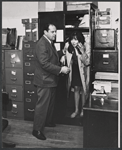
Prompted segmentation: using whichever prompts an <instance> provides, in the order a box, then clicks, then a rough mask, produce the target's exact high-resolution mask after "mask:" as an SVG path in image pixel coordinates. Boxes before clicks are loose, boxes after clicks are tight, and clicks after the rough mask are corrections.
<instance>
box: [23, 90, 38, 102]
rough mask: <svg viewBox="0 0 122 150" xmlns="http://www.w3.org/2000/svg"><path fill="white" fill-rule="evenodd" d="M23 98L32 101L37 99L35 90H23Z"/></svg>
mask: <svg viewBox="0 0 122 150" xmlns="http://www.w3.org/2000/svg"><path fill="white" fill-rule="evenodd" d="M24 97H28V98H30V97H31V98H32V99H35V98H37V91H36V89H34V88H33V89H32V88H31V89H27V88H26V89H25V90H24Z"/></svg>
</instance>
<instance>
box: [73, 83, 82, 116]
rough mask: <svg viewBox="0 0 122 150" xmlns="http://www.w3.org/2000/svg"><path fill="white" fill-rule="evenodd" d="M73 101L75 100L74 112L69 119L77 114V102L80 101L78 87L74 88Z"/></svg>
mask: <svg viewBox="0 0 122 150" xmlns="http://www.w3.org/2000/svg"><path fill="white" fill-rule="evenodd" d="M74 100H75V112H74V113H72V114H71V118H74V117H76V116H77V114H78V112H79V100H80V87H79V86H75V87H74Z"/></svg>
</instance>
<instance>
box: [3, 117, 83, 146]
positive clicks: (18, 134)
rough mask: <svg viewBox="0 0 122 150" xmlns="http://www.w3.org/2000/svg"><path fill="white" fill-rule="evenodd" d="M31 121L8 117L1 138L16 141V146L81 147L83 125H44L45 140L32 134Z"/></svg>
mask: <svg viewBox="0 0 122 150" xmlns="http://www.w3.org/2000/svg"><path fill="white" fill-rule="evenodd" d="M32 127H33V122H29V121H23V120H12V119H9V125H8V127H7V128H6V129H5V130H4V131H3V133H2V140H3V141H9V142H14V143H16V148H83V127H82V126H73V125H61V124H57V125H56V127H54V128H49V127H45V136H46V137H47V139H46V140H45V141H42V140H38V139H36V138H35V137H34V136H32V134H31V133H32Z"/></svg>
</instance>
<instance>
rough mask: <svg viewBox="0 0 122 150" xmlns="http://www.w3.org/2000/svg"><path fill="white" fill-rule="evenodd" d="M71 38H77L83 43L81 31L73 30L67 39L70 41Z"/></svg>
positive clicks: (83, 38)
mask: <svg viewBox="0 0 122 150" xmlns="http://www.w3.org/2000/svg"><path fill="white" fill-rule="evenodd" d="M72 39H76V40H78V41H79V42H81V43H82V44H83V45H84V43H85V37H84V35H83V34H82V32H79V31H75V32H73V33H72V34H71V36H70V38H69V41H71V40H72Z"/></svg>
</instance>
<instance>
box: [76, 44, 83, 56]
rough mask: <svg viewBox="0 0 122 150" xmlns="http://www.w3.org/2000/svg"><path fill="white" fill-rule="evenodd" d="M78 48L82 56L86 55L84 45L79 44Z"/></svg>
mask: <svg viewBox="0 0 122 150" xmlns="http://www.w3.org/2000/svg"><path fill="white" fill-rule="evenodd" d="M77 47H78V48H79V50H80V51H81V53H82V54H84V52H85V51H84V46H83V45H82V43H78V44H77Z"/></svg>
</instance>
